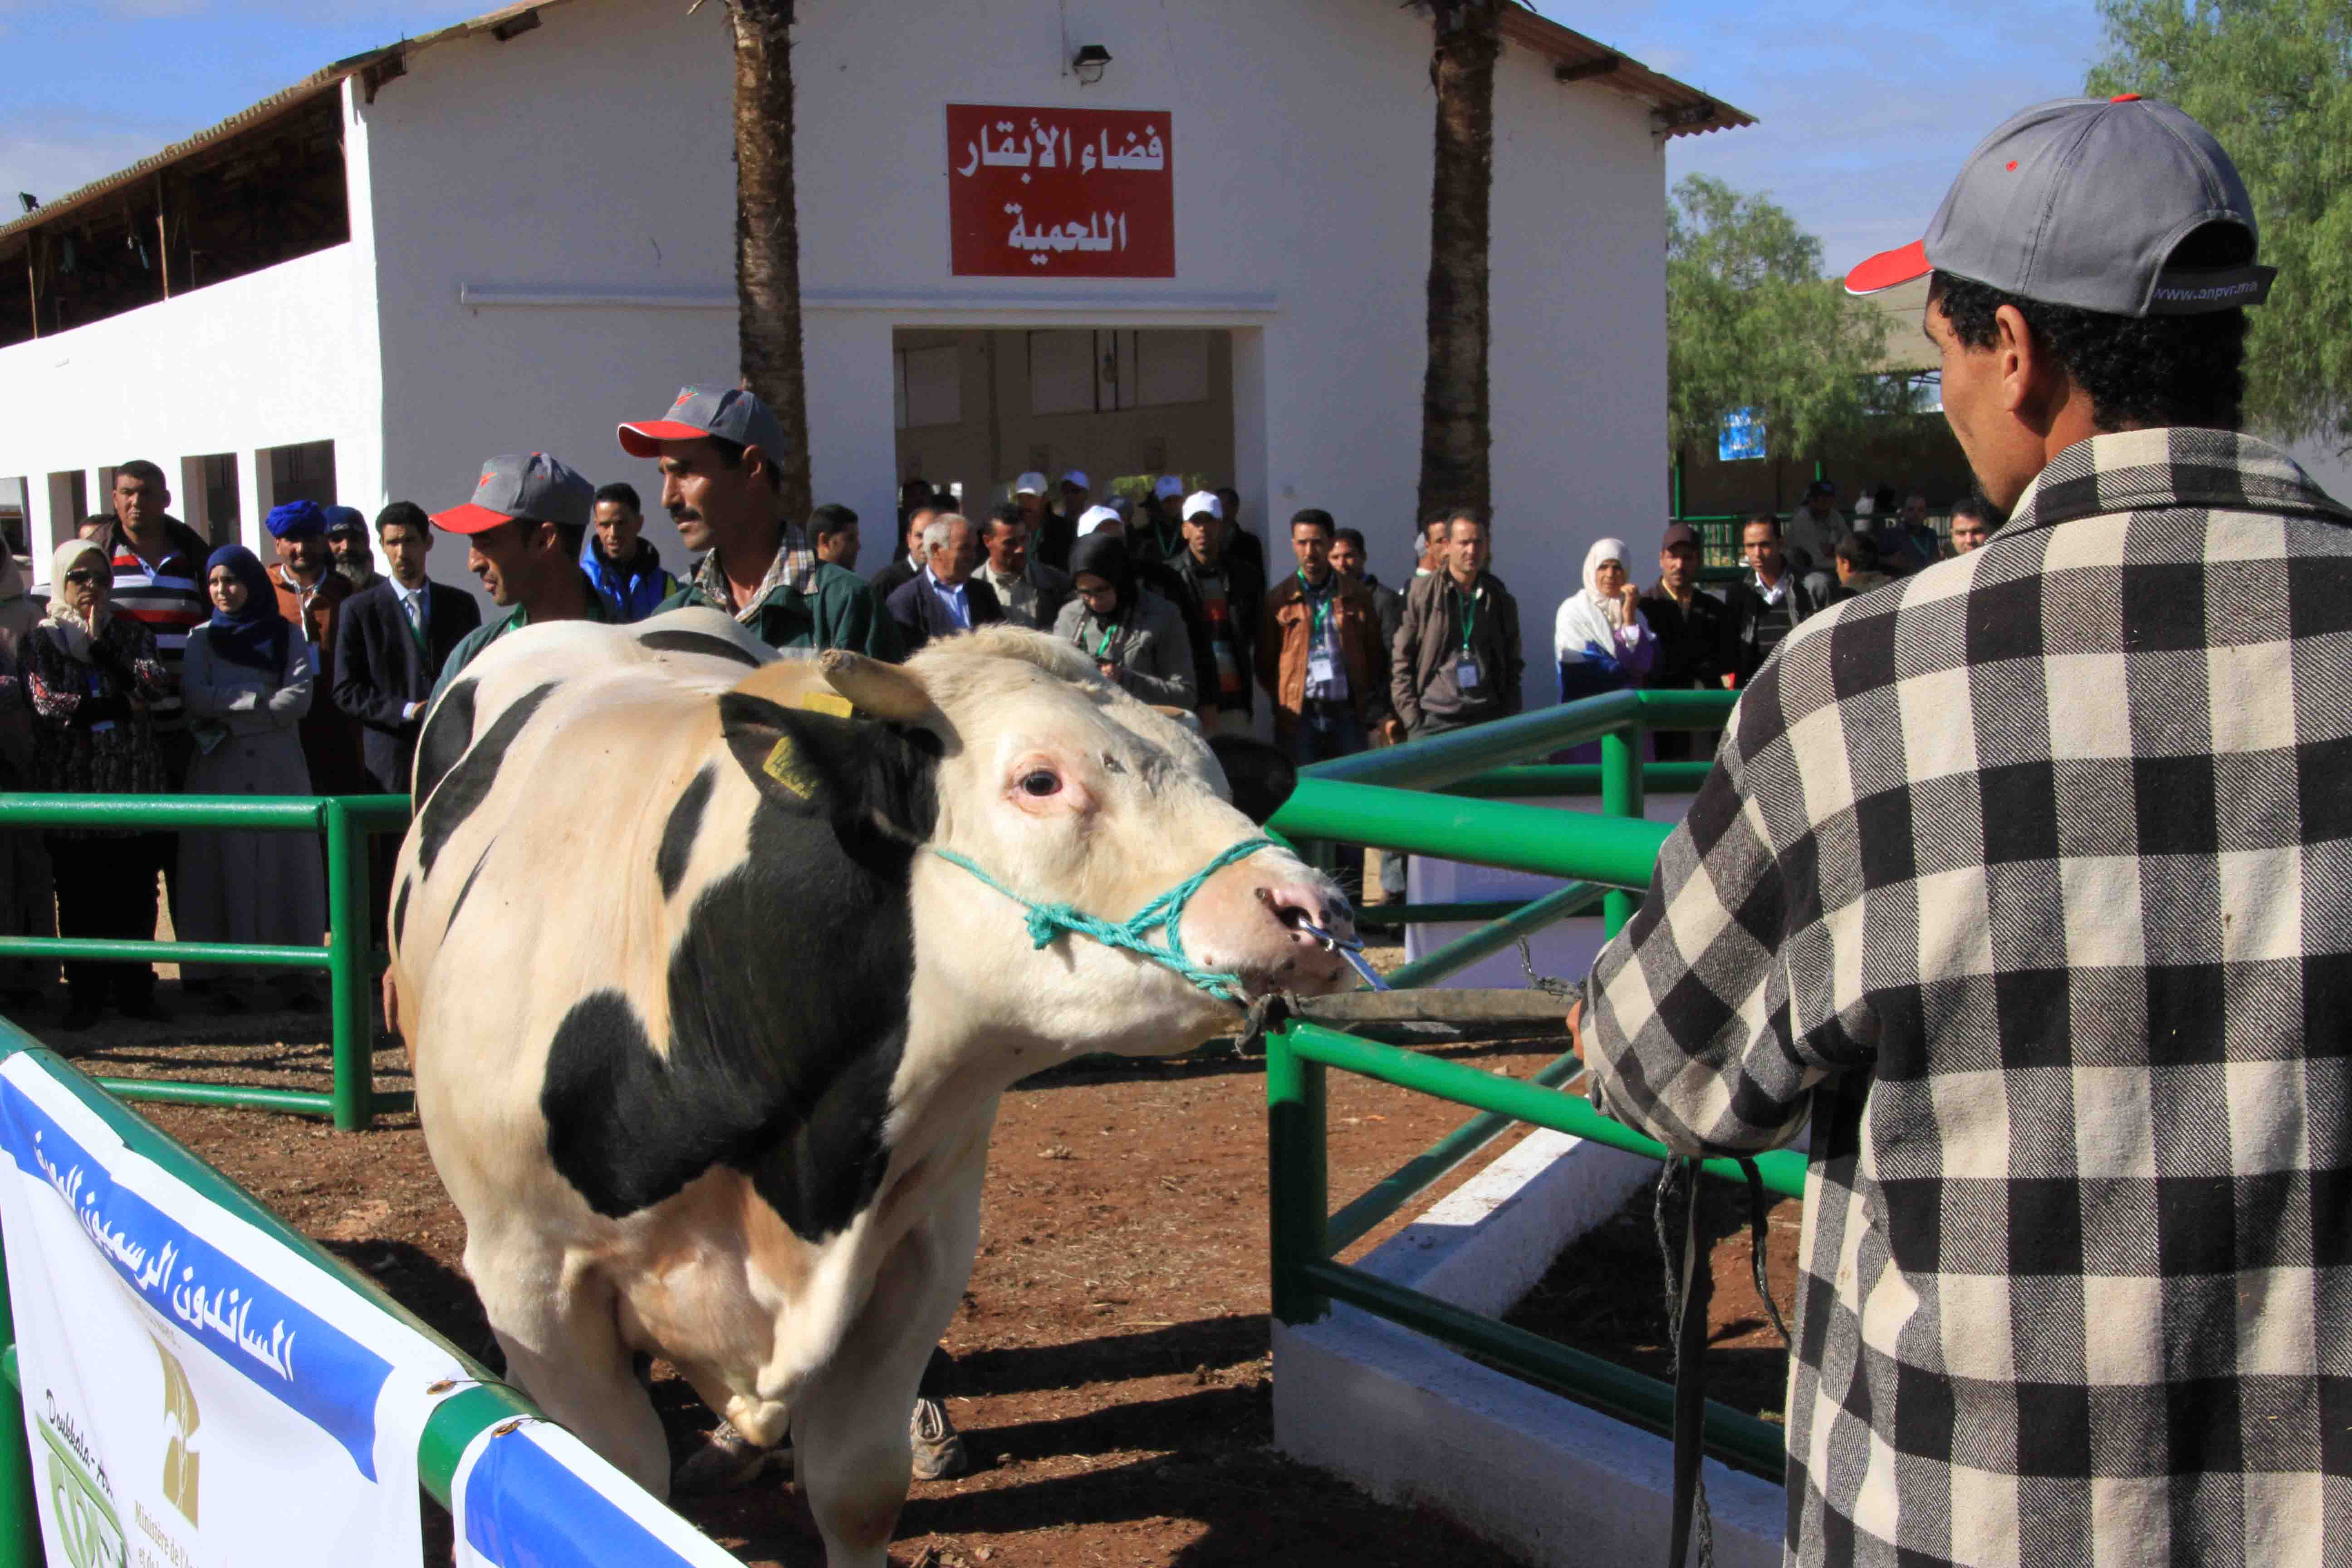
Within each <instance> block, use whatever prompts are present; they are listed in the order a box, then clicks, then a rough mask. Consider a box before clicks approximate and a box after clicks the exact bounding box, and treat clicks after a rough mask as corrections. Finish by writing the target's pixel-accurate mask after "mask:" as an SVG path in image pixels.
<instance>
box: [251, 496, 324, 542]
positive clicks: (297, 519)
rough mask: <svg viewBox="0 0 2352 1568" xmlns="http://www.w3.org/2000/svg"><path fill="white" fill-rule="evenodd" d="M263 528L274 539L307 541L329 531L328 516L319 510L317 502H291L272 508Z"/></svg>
mask: <svg viewBox="0 0 2352 1568" xmlns="http://www.w3.org/2000/svg"><path fill="white" fill-rule="evenodd" d="M262 526H264V527H265V528H267V529H268V530H269V537H270V538H272V539H307V538H309V537H310V535H312V534H324V533H325V532H326V531H327V514H326V513H325V512H323V511H321V510H319V503H318V502H317V501H314V500H289V501H288V502H287V503H286V504H285V505H284V506H274V507H271V508H270V509H269V516H268V518H267V519H266V520H264V521H263V524H262Z"/></svg>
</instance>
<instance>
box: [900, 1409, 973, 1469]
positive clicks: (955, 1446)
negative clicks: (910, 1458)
mask: <svg viewBox="0 0 2352 1568" xmlns="http://www.w3.org/2000/svg"><path fill="white" fill-rule="evenodd" d="M907 1436H908V1437H909V1438H910V1439H911V1440H912V1442H913V1445H914V1449H915V1479H917V1480H919V1481H939V1480H945V1479H948V1478H949V1477H950V1476H960V1475H962V1474H963V1473H964V1472H965V1471H967V1470H969V1469H971V1455H970V1454H968V1453H966V1452H965V1451H964V1446H963V1438H962V1437H961V1436H959V1435H958V1433H957V1432H956V1429H955V1427H954V1426H953V1425H952V1424H951V1423H950V1421H949V1420H948V1407H947V1406H946V1405H941V1404H940V1402H939V1401H938V1400H936V1399H918V1400H916V1401H915V1413H914V1415H913V1417H912V1418H911V1419H910V1420H909V1421H908V1426H907Z"/></svg>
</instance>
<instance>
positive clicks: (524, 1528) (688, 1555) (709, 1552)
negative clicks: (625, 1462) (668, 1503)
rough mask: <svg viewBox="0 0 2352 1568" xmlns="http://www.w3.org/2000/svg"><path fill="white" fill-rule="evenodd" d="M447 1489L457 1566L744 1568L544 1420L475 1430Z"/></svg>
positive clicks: (576, 1439) (559, 1429) (588, 1450)
mask: <svg viewBox="0 0 2352 1568" xmlns="http://www.w3.org/2000/svg"><path fill="white" fill-rule="evenodd" d="M449 1495H450V1497H451V1498H452V1499H454V1500H455V1502H456V1507H455V1509H454V1510H453V1511H454V1512H455V1513H456V1514H457V1568H741V1564H740V1563H739V1562H738V1561H737V1559H735V1558H734V1557H732V1556H730V1555H729V1554H728V1553H727V1552H724V1551H722V1550H720V1548H719V1546H718V1545H717V1544H715V1543H714V1542H711V1540H710V1539H709V1537H708V1536H705V1535H703V1534H702V1533H701V1532H700V1531H698V1530H696V1529H695V1528H694V1526H692V1525H690V1524H688V1522H687V1521H684V1520H682V1519H680V1518H679V1517H678V1516H677V1515H676V1514H675V1513H672V1512H671V1511H670V1510H668V1509H667V1508H665V1507H663V1506H662V1505H661V1504H660V1503H659V1502H656V1500H654V1499H653V1498H652V1497H651V1496H650V1495H648V1494H647V1493H646V1490H645V1489H643V1488H642V1487H639V1486H638V1485H637V1484H636V1483H635V1481H632V1480H631V1479H629V1478H628V1477H626V1476H625V1475H623V1474H622V1473H621V1472H620V1471H618V1470H616V1469H614V1468H613V1467H612V1466H611V1465H609V1464H607V1463H605V1462H604V1460H603V1459H601V1458H598V1457H597V1456H596V1454H595V1452H594V1450H593V1449H591V1448H590V1447H588V1446H587V1445H586V1444H585V1443H583V1442H582V1441H581V1440H580V1439H579V1438H577V1437H574V1436H572V1434H571V1433H569V1432H567V1431H565V1430H564V1429H563V1428H562V1427H561V1426H556V1425H554V1424H553V1423H551V1422H547V1421H522V1422H509V1423H507V1424H504V1425H501V1426H493V1427H491V1428H490V1429H489V1430H488V1431H487V1432H484V1433H482V1434H481V1435H480V1436H478V1437H476V1438H475V1439H474V1441H473V1442H472V1443H471V1444H470V1445H468V1446H467V1449H466V1452H465V1454H464V1456H463V1457H462V1458H459V1459H458V1461H457V1479H456V1480H455V1481H454V1482H453V1483H452V1485H451V1486H450V1488H449Z"/></svg>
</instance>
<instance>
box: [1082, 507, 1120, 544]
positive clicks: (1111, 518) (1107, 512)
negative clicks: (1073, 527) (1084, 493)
mask: <svg viewBox="0 0 2352 1568" xmlns="http://www.w3.org/2000/svg"><path fill="white" fill-rule="evenodd" d="M1106 522H1115V523H1118V525H1119V527H1121V528H1125V527H1126V526H1127V520H1126V519H1125V518H1122V517H1121V516H1119V515H1118V513H1117V512H1116V511H1113V510H1111V509H1110V508H1108V507H1107V506H1090V507H1088V508H1087V510H1084V511H1083V512H1080V513H1079V514H1078V533H1079V536H1080V537H1082V538H1083V537H1084V536H1085V535H1087V534H1089V533H1092V532H1093V531H1095V530H1096V529H1097V528H1100V527H1101V526H1102V525H1103V524H1104V523H1106Z"/></svg>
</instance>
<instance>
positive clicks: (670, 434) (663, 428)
mask: <svg viewBox="0 0 2352 1568" xmlns="http://www.w3.org/2000/svg"><path fill="white" fill-rule="evenodd" d="M709 434H710V432H709V431H708V430H698V429H696V428H695V427H694V426H691V425H681V424H679V423H678V422H677V420H675V419H647V420H646V421H644V422H643V423H642V424H637V425H624V426H621V450H622V451H624V452H626V453H627V454H628V455H629V456H630V457H632V458H658V457H660V456H661V444H662V443H663V442H664V441H699V440H701V439H702V438H703V437H706V436H708V435H709Z"/></svg>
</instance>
